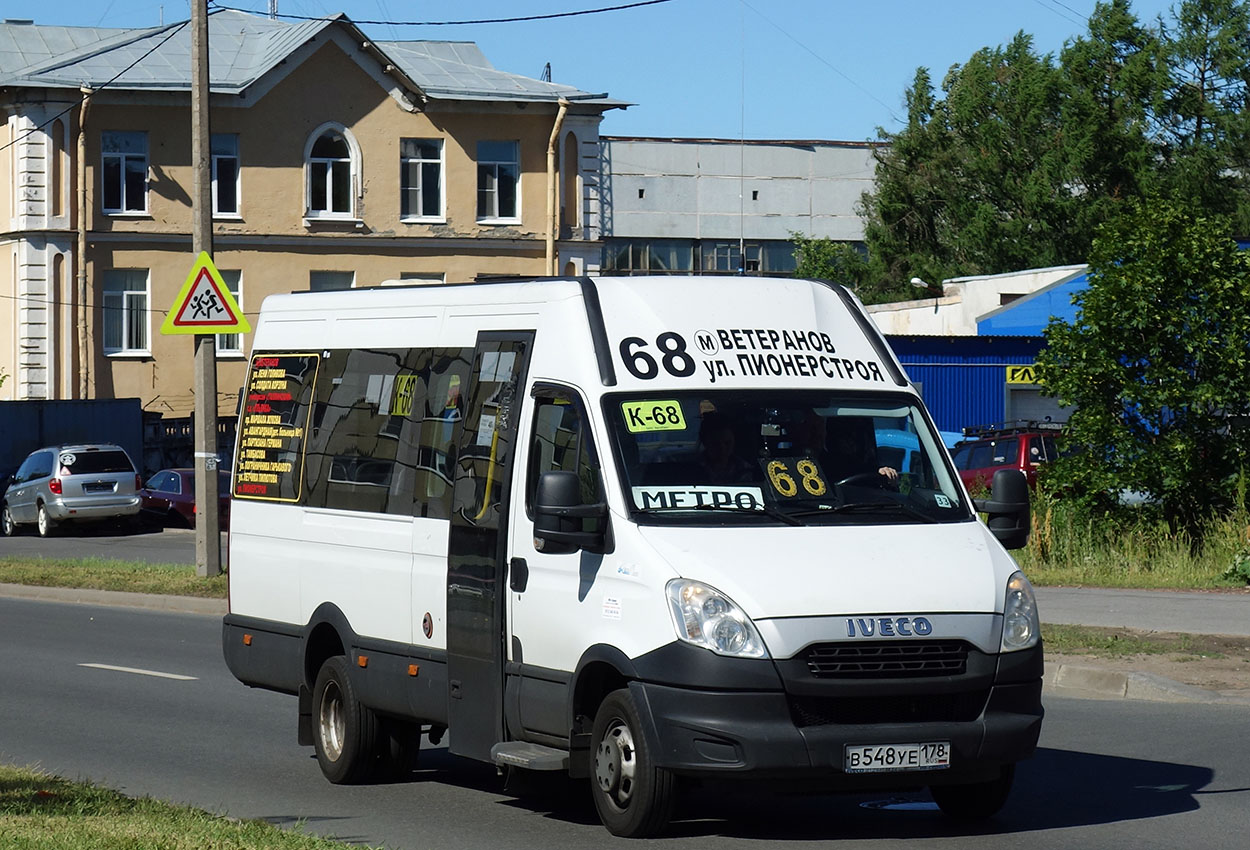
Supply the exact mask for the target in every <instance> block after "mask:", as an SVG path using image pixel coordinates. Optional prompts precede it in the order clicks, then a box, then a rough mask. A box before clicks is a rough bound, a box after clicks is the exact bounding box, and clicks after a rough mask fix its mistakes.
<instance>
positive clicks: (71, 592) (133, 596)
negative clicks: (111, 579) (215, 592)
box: [0, 583, 227, 616]
mask: <svg viewBox="0 0 1250 850" xmlns="http://www.w3.org/2000/svg"><path fill="white" fill-rule="evenodd" d="M0 596H7V597H13V598H17V599H34V600H38V601H40V602H76V603H79V604H84V605H116V606H120V607H124V608H144V609H146V610H149V611H169V612H172V613H177V614H207V615H212V616H223V615H225V613H226V611H227V605H226V600H224V599H203V598H200V597H196V596H163V595H161V594H156V593H131V592H129V591H124V590H91V589H87V588H77V587H38V586H35V585H26V584H3V583H0Z"/></svg>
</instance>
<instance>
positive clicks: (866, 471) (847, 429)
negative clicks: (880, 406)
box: [812, 411, 898, 486]
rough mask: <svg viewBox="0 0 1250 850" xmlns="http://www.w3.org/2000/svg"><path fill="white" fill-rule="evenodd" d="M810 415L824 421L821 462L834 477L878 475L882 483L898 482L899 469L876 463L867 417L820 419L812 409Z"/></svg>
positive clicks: (874, 439)
mask: <svg viewBox="0 0 1250 850" xmlns="http://www.w3.org/2000/svg"><path fill="white" fill-rule="evenodd" d="M812 415H813V416H817V417H818V418H821V419H822V421H826V427H827V430H828V435H827V438H826V441H825V445H826V448H827V451H826V452H825V455H824V460H823V461H822V464H823V465H824V466H825V468H826V471H827V473H828V475H829V476H830V477H831V478H833V480H834V481H845V480H846V479H848V478H854V477H856V476H872V475H878V476H880V477H881V479H883V483H886V484H889V485H891V486H897V484H898V470H897V469H895V468H894V467H892V466H878V465H877V440H876V437H875V436H874V434H873V428H872V423H871V422H870V421H868V420H867V419H865V418H863V417H860V416H840V417H833V418H830V419H829V420H823V417H819V415H818V414H816V413H815V411H813V412H812Z"/></svg>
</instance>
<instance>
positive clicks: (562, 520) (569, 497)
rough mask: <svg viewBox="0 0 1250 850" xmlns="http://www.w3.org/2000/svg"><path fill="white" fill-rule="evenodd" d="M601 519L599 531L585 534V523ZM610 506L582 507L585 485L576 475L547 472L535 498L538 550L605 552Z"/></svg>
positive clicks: (560, 553) (543, 475) (540, 482)
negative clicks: (583, 526) (582, 486)
mask: <svg viewBox="0 0 1250 850" xmlns="http://www.w3.org/2000/svg"><path fill="white" fill-rule="evenodd" d="M588 518H589V519H598V520H599V530H597V531H583V530H582V520H583V519H588ZM607 518H608V506H607V503H605V502H596V503H595V504H593V505H585V504H582V495H581V482H580V481H579V480H578V478H577V473H576V472H564V471H560V470H557V471H554V472H544V473H543V474H542V475H540V476H539V477H538V492H537V493H536V494H535V496H534V546H535V548H537V549H538V550H540V551H542V552H546V553H549V554H552V555H567V554H568V553H570V552H576V551H577V550H578V549H585V550H587V551H588V552H602V551H604V541H605V539H606V532H605V529H606V526H607Z"/></svg>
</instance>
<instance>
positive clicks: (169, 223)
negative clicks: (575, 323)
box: [0, 44, 556, 416]
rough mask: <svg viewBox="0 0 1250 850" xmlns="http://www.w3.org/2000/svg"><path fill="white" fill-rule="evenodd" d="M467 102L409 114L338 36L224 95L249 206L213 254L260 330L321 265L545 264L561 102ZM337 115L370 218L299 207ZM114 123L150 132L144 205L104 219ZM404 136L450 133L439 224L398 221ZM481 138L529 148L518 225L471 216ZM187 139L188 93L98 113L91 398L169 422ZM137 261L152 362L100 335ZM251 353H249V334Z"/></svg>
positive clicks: (182, 347) (436, 269)
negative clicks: (234, 276)
mask: <svg viewBox="0 0 1250 850" xmlns="http://www.w3.org/2000/svg"><path fill="white" fill-rule="evenodd" d="M472 108H473V110H474V111H467V109H465V108H464V106H463V105H460V106H459V107H454V106H453V107H446V106H444V107H443V108H441V109H438V110H434V109H431V111H430V112H427V113H412V112H409V111H406V110H405V109H404V108H403V107H402V106H401V105H400V104H399V103H398V102H397V101H396V100H395V99H393V98H392V97H390V95H389V94H388V93H387V92H386V91H384V90H383V89H382V88H381V87H380V86H379V85H378V84H377V82H375V81H374V80H373V79H372V78H371V77H370V76H369V75H368V74H366V73H365V72H364V71H363V70H362V69H361V68H360V66H358V65H357V64H356V62H354V61H353V60H352V59H350V58H349V57H348V56H347V55H345V54H344V53H343V52H342V51H341V50H340V49H339V48H338V47H337V46H335V45H334V44H327V45H325V46H323V47H321V48H320V49H319V50H318V51H317V53H316V54H315V55H314V56H313V58H312V59H310V60H309V61H307V62H304V63H302V64H301V65H300V66H298V67H297V68H296V69H294V70H293V71H292V72H291V73H290V74H289V75H288V76H287V77H286V78H285V79H283V80H281V81H280V82H278V83H277V84H276V85H275V86H274V87H273V88H272V89H271V90H270V91H269V92H268V93H267V94H266V95H265V96H264V97H262V98H261V99H260V100H258V101H257V102H256V104H255V105H254V106H253V107H251V108H247V109H242V108H230V107H225V106H221V105H219V104H218V102H217V101H214V110H213V113H212V129H213V132H215V133H237V134H238V135H239V156H240V162H241V168H242V170H241V179H240V216H239V217H238V218H236V219H231V220H224V219H221V220H218V221H217V222H216V223H215V225H214V231H215V235H214V251H213V259H214V262H215V263H216V265H217V267H218V268H220V269H223V270H225V269H238V270H240V272H241V285H242V301H243V308H244V312H245V313H246V314H247V315H248V317H249V319H250V320H251V321H252V322H253V324H254V323H255V319H256V316H257V314H258V312H259V309H260V305H261V302H262V301H263V299H264V297H265V296H267V295H270V294H273V293H279V292H291V291H300V290H306V289H307V288H308V285H309V284H308V281H309V273H310V272H312V271H323V270H324V271H351V272H353V273H354V276H355V285H356V286H358V287H359V286H374V285H377V284H379V283H381V282H382V281H384V280H388V279H395V278H399V277H400V276H401V275H403V274H405V273H409V274H418V275H427V276H442V277H443V278H444V279H445V280H447V281H449V282H455V281H464V280H472V279H474V278H475V277H477V276H480V275H541V274H543V273H544V268H545V263H544V250H545V244H544V236H545V228H546V213H547V199H546V187H547V183H546V145H547V139H548V137H549V136H550V133H551V127H552V123H553V122H554V119H555V111H556V110H555V107H554V105H553V106H551V107H550V108H547V107H544V106H539V105H535V104H530V105H529V106H528V107H526V108H519V107H518V106H516V105H514V104H481V105H480V106H478V105H474V106H473V107H472ZM327 122H335V123H337V124H341V125H343V126H345V127H346V128H347V129H348V130H349V131H350V133H351V135H352V137H353V138H354V139H355V141H356V143H357V145H358V146H359V150H360V165H361V168H360V178H361V179H360V183H359V186H360V190H361V193H360V197H359V198H358V199H357V208H356V216H357V218H358V219H359V221H360V226H357V222H356V221H321V220H306V219H305V216H304V213H305V204H306V199H305V173H304V167H303V166H304V151H305V148H306V146H307V144H308V141H309V138H310V136H311V134H312V133H313V132H314V131H315V130H316V129H317V128H318V127H321V126H322V125H324V124H326V123H327ZM104 130H146V131H147V132H148V161H149V186H148V196H147V197H148V213H147V214H146V215H138V216H135V215H108V216H106V215H102V214H101V213H100V211H99V203H100V201H99V189H100V185H99V180H100V176H99V165H100V134H101V132H102V131H104ZM405 137H410V138H412V137H415V138H441V139H443V140H444V161H445V164H444V180H445V182H446V191H445V197H446V220H445V222H443V223H434V224H430V223H411V222H404V221H401V219H400V185H399V171H400V168H399V153H400V144H399V140H400V139H401V138H405ZM479 140H517V141H519V142H520V145H521V170H522V177H521V186H520V202H521V219H522V221H521V223H520V224H519V225H518V224H513V225H500V226H491V225H481V224H478V223H477V221H476V203H477V167H476V146H477V142H478V141H479ZM190 147H191V140H190V120H189V117H188V113H187V108H186V105H185V100H184V101H183V102H182V103H173V102H172V101H169V102H167V103H166V104H162V103H160V102H156V103H153V104H148V105H144V106H133V105H109V104H107V103H105V102H97V103H95V104H94V105H93V107H92V110H91V113H90V116H89V118H88V150H87V164H88V171H89V185H90V187H91V191H90V198H89V203H90V207H91V210H92V213H91V217H90V229H91V234H90V236H89V240H88V241H89V246H88V262H89V279H90V281H91V284H90V286H91V296H90V302H91V304H92V305H93V308H92V313H91V326H92V329H93V333H92V334H91V343H90V347H91V352H92V353H91V358H90V359H91V364H90V378H91V384H92V387H93V392H92V394H93V395H95V396H99V397H131V396H133V397H137V398H139V399H141V400H142V403H143V406H144V407H145V409H148V410H152V411H158V412H161V413H163V414H165V415H166V416H186V415H188V414H189V413H190V412H191V410H192V409H193V407H194V395H193V392H192V387H193V383H194V381H193V337H191V336H162V335H161V334H160V326H161V323H162V322H163V320H164V317H165V313H166V311H168V310H169V309H171V308H172V307H173V306H174V303H173V302H174V299H175V298H176V296H177V294H178V291H179V289H180V288H181V286H182V284H183V281H184V280H185V278H186V276H187V274H188V272H189V271H190V269H191V266H192V263H193V262H194V257H193V256H192V255H191V245H190V235H189V234H190V229H191V204H190V191H191V169H190ZM127 268H135V269H148V270H149V309H150V313H149V321H148V335H149V343H150V350H151V355H150V356H134V355H109V356H106V355H105V354H104V352H103V348H102V334H101V333H100V332H98V330H96V329H98V328H99V327H100V322H101V311H100V306H99V305H100V301H101V296H100V293H101V286H102V273H103V271H104V270H107V269H127ZM0 274H2V273H0ZM4 326H5V327H13V325H12V324H11V323H6V324H5V325H4ZM243 349H244V351H245V352H247V351H250V340H249V339H247V338H246V337H245V338H244V341H243ZM219 363H220V365H219V367H218V368H219V376H218V389H219V398H218V410H219V413H221V414H223V415H233V413H234V410H235V403H236V395H237V392H238V388H239V387H240V386H241V384H242V382H243V378H244V370H245V361H244V359H243V358H240V357H236V358H234V359H230V358H229V357H225V356H223V357H222V358H220V361H219Z"/></svg>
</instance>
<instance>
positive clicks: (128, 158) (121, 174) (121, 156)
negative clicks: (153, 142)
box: [100, 130, 148, 215]
mask: <svg viewBox="0 0 1250 850" xmlns="http://www.w3.org/2000/svg"><path fill="white" fill-rule="evenodd" d="M110 136H131V137H135V138H138V139H142V140H143V152H142V153H137V152H135V151H106V150H105V148H106V147H108V145H107V144H106V140H107V139H108V138H109V137H110ZM136 160H137V161H139V162H140V163H142V165H143V197H142V198H141V199H140V200H141V201H142V206H140V207H128V206H127V197H126V166H127V165H128V164H129V163H130V162H132V161H136ZM110 161H114V162H116V165H117V170H118V179H119V180H120V181H121V185H119V186H118V187H117V196H118V198H120V199H121V206H119V207H109V206H106V205H105V204H106V200H105V199H106V198H108V195H109V192H108V189H107V188H106V187H105V184H104V181H105V180H107V179H108V163H109V162H110ZM131 200H133V199H131ZM100 211H101V212H102V213H104V214H105V215H147V213H148V134H147V132H146V131H144V130H105V131H103V132H102V133H100Z"/></svg>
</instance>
